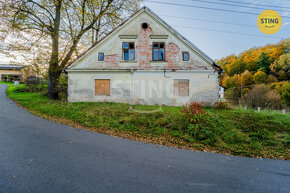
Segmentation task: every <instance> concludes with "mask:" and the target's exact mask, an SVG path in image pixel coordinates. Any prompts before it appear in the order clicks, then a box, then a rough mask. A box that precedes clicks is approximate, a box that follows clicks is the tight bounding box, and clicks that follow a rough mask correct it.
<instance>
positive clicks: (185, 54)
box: [182, 52, 189, 61]
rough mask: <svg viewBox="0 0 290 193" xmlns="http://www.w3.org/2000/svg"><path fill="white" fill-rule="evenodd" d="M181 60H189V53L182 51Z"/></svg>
mask: <svg viewBox="0 0 290 193" xmlns="http://www.w3.org/2000/svg"><path fill="white" fill-rule="evenodd" d="M182 60H183V61H189V53H188V52H182Z"/></svg>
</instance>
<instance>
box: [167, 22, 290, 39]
mask: <svg viewBox="0 0 290 193" xmlns="http://www.w3.org/2000/svg"><path fill="white" fill-rule="evenodd" d="M172 26H176V27H181V28H189V29H198V30H206V31H213V32H223V33H230V34H235V35H247V36H255V37H263V38H265V37H269V38H280V39H285V38H284V37H280V36H264V35H258V34H249V33H242V32H234V31H226V30H218V29H209V28H201V27H190V26H181V25H172Z"/></svg>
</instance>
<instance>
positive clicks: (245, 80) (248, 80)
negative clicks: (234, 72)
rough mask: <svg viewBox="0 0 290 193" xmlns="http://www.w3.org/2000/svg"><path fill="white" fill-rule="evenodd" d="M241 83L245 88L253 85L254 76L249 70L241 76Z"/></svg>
mask: <svg viewBox="0 0 290 193" xmlns="http://www.w3.org/2000/svg"><path fill="white" fill-rule="evenodd" d="M240 83H241V84H242V85H243V86H248V85H251V84H253V75H252V73H251V72H249V71H248V70H246V71H245V72H243V73H242V74H241V78H240Z"/></svg>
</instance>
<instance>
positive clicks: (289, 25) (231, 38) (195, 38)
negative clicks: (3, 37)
mask: <svg viewBox="0 0 290 193" xmlns="http://www.w3.org/2000/svg"><path fill="white" fill-rule="evenodd" d="M152 1H160V2H169V3H178V4H187V5H194V6H203V7H211V8H218V9H228V10H233V11H244V12H252V13H256V14H260V13H261V12H262V11H263V9H254V8H257V7H258V6H253V8H245V7H234V6H226V5H217V4H210V3H205V2H201V1H210V2H219V3H228V4H235V5H244V6H251V5H247V4H240V3H230V2H225V1H220V0H201V1H196V0H182V1H177V0H175V1H174V0H152ZM232 1H237V2H244V3H252V4H263V5H271V6H269V7H265V6H264V8H265V9H272V10H276V11H277V12H278V13H279V14H280V15H281V16H282V22H283V24H282V27H281V29H280V31H279V32H277V33H275V34H272V35H266V34H263V33H262V32H261V31H260V30H259V28H258V26H257V18H258V15H249V14H241V13H232V12H223V11H215V10H207V9H199V8H193V7H183V6H174V5H165V4H158V3H152V2H147V1H146V0H145V2H144V3H143V5H146V6H147V7H149V8H150V9H151V10H152V11H154V12H155V13H156V14H158V15H159V16H160V17H161V18H162V19H163V20H165V21H166V22H167V23H168V24H169V25H171V26H172V27H173V28H175V29H176V30H177V31H178V32H180V33H181V34H182V35H183V36H185V37H186V38H187V39H188V40H190V41H191V42H192V43H194V44H195V45H196V46H197V47H199V48H200V49H201V50H202V51H203V52H204V53H206V54H207V55H208V56H210V57H211V58H212V59H220V58H222V57H225V56H228V55H230V54H239V53H240V52H242V51H244V50H247V49H249V48H251V47H254V46H263V45H265V44H269V43H277V42H279V41H280V40H282V38H290V8H288V9H283V10H286V11H289V12H285V11H278V10H277V9H282V8H277V7H274V6H280V7H290V0H232ZM259 7H261V6H259ZM167 16H178V17H186V18H193V19H195V20H189V19H180V18H175V17H167ZM283 16H286V17H289V18H283ZM202 20H213V21H218V22H228V23H237V24H243V25H252V26H254V27H245V26H238V25H228V24H223V23H215V22H205V21H202ZM196 28H203V29H210V30H212V31H207V30H201V29H196ZM215 30H219V31H230V32H235V33H237V34H232V33H224V32H218V31H215ZM286 30H288V31H286ZM238 33H247V34H254V35H258V37H257V36H247V35H241V34H238ZM261 36H262V37H261ZM0 63H8V60H7V58H5V57H3V56H1V55H0Z"/></svg>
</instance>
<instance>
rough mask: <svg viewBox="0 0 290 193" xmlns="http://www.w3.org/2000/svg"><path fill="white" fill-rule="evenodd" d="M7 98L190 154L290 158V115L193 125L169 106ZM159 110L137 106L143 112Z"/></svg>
mask: <svg viewBox="0 0 290 193" xmlns="http://www.w3.org/2000/svg"><path fill="white" fill-rule="evenodd" d="M20 87H23V85H21V86H20ZM7 95H8V97H9V98H11V99H13V100H14V101H16V102H17V103H18V104H20V105H22V106H23V107H25V108H26V109H28V110H29V111H31V112H32V113H34V114H36V115H39V116H42V117H45V118H48V119H52V120H55V121H58V122H61V123H65V124H69V125H72V126H75V127H78V128H85V129H89V130H92V131H96V132H101V133H106V134H109V135H114V136H121V137H125V138H130V139H135V140H140V141H143V142H151V143H156V144H162V145H169V146H175V147H182V148H187V149H196V150H203V151H216V152H221V153H228V154H233V155H243V156H249V157H267V158H279V159H288V160H289V159H290V158H289V153H290V151H289V145H290V139H289V132H290V115H289V114H287V115H284V114H281V113H275V112H254V111H251V110H241V109H234V110H217V109H213V108H206V111H207V114H206V118H205V120H204V121H203V122H202V123H200V124H198V125H192V124H189V123H188V122H187V121H186V118H185V116H184V115H183V114H182V113H181V112H180V111H181V110H182V109H183V108H182V107H167V106H165V107H162V109H163V112H156V113H151V114H145V113H136V112H132V111H129V108H130V105H128V104H119V103H87V102H86V103H66V102H61V101H55V100H49V99H48V98H47V97H45V96H43V95H41V94H39V93H30V92H23V91H21V89H17V88H15V87H14V86H11V85H10V86H9V88H8V90H7ZM157 108H158V107H157V106H142V105H135V106H134V109H138V110H154V109H157Z"/></svg>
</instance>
